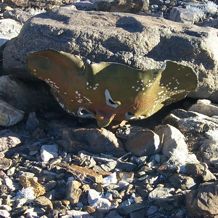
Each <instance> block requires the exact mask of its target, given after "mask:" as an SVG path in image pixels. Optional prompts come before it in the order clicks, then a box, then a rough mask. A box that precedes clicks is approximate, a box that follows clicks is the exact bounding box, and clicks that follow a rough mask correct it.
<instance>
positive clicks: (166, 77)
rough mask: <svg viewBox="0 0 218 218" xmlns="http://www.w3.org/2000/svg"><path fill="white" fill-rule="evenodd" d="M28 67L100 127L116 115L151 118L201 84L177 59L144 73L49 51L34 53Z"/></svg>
mask: <svg viewBox="0 0 218 218" xmlns="http://www.w3.org/2000/svg"><path fill="white" fill-rule="evenodd" d="M27 65H28V69H29V70H30V72H31V73H32V74H33V75H34V76H36V77H37V78H39V79H41V80H44V81H45V82H46V83H48V85H49V86H50V87H51V90H52V93H53V94H54V96H55V97H56V99H57V101H58V102H59V103H60V105H61V106H62V107H63V108H64V109H65V110H66V111H68V112H69V113H73V114H75V115H76V116H79V117H83V118H89V117H92V118H95V119H96V120H97V123H98V125H99V127H105V126H108V125H109V124H110V123H111V121H112V120H113V119H114V120H117V121H120V122H121V121H123V120H131V119H142V118H147V117H149V116H151V115H152V114H154V113H156V112H157V111H158V110H160V109H161V108H162V107H163V106H165V105H168V104H170V103H172V102H175V101H178V100H181V99H182V98H184V97H185V96H186V95H187V94H188V93H189V92H191V91H194V90H195V89H196V87H197V76H196V74H195V72H194V71H193V69H192V68H191V67H188V66H184V65H181V64H178V63H176V62H173V61H166V63H165V66H163V67H162V68H160V69H155V70H146V71H143V70H139V69H134V68H132V67H129V66H127V65H124V64H119V63H112V62H100V63H92V64H87V63H84V62H83V60H82V59H81V58H80V57H78V56H75V55H72V54H69V53H65V52H58V51H53V50H47V51H40V52H35V53H31V54H29V55H28V58H27Z"/></svg>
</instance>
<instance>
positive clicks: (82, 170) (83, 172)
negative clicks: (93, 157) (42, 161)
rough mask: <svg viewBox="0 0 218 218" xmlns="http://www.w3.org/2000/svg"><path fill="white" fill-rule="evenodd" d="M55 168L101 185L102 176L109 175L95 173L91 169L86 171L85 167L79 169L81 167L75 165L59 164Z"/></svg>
mask: <svg viewBox="0 0 218 218" xmlns="http://www.w3.org/2000/svg"><path fill="white" fill-rule="evenodd" d="M56 167H57V168H62V169H64V170H66V171H67V172H69V173H72V174H73V175H75V176H78V175H81V176H83V178H84V179H85V178H86V177H87V178H90V179H92V180H94V181H95V182H96V183H102V182H103V177H102V175H109V174H108V173H104V172H101V173H102V174H101V173H98V172H95V171H94V170H92V169H88V168H86V167H81V166H77V165H75V164H67V163H60V164H57V165H56Z"/></svg>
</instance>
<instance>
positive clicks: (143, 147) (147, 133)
mask: <svg viewBox="0 0 218 218" xmlns="http://www.w3.org/2000/svg"><path fill="white" fill-rule="evenodd" d="M159 145H160V139H159V136H158V135H157V134H156V133H154V132H153V131H151V130H142V131H139V132H137V133H136V134H134V135H133V136H132V137H129V138H128V140H127V141H126V143H125V147H126V150H127V151H129V152H132V153H133V154H134V155H136V156H143V155H151V154H154V153H155V152H157V151H158V149H159Z"/></svg>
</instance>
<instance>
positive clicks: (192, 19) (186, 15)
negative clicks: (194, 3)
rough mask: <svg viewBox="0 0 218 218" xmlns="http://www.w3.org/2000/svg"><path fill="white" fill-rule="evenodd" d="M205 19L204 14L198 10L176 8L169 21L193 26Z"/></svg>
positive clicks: (173, 9)
mask: <svg viewBox="0 0 218 218" xmlns="http://www.w3.org/2000/svg"><path fill="white" fill-rule="evenodd" d="M204 17H205V14H204V12H203V11H202V10H200V9H198V8H195V9H193V8H182V7H174V8H172V9H171V11H170V16H169V19H170V20H173V21H176V22H182V23H191V24H193V23H198V22H199V21H200V20H201V19H203V18H204Z"/></svg>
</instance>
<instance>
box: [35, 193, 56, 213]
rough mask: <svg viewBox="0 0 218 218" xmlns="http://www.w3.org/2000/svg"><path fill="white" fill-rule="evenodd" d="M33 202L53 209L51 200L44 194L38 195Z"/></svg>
mask: <svg viewBox="0 0 218 218" xmlns="http://www.w3.org/2000/svg"><path fill="white" fill-rule="evenodd" d="M34 202H35V203H36V204H38V205H40V206H42V207H46V208H48V209H49V210H52V209H53V204H52V202H51V201H50V200H49V199H48V198H46V197H45V196H39V197H38V198H36V199H35V200H34Z"/></svg>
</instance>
